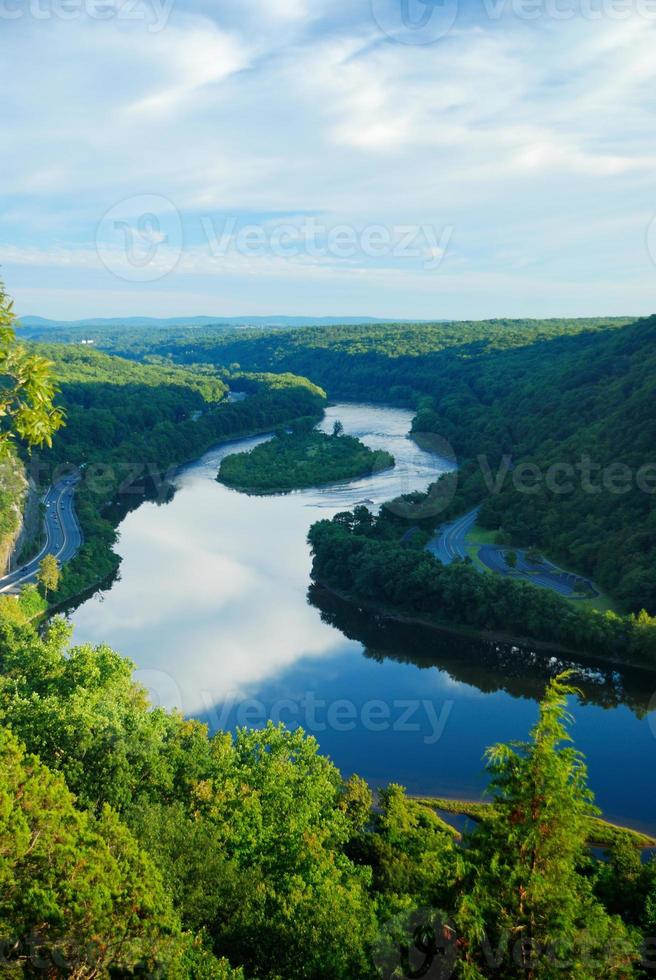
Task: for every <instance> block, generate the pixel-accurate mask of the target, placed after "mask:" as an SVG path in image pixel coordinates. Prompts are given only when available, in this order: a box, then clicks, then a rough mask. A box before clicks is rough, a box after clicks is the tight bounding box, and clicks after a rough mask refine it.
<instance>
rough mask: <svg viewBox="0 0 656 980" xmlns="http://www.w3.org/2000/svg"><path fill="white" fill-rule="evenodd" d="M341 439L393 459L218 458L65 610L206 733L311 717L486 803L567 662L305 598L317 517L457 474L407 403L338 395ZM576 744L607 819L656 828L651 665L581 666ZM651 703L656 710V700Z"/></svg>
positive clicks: (127, 538) (377, 757)
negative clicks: (498, 769)
mask: <svg viewBox="0 0 656 980" xmlns="http://www.w3.org/2000/svg"><path fill="white" fill-rule="evenodd" d="M336 419H340V420H341V421H342V422H343V424H344V428H345V431H346V432H347V433H350V434H353V435H357V436H359V437H360V438H361V439H362V440H363V441H364V442H366V443H367V444H368V445H369V446H371V447H372V448H376V449H378V448H383V449H388V450H389V451H390V452H391V453H392V454H393V455H394V457H395V459H396V467H395V468H394V470H390V471H387V472H384V473H380V474H377V475H376V476H373V477H371V478H368V479H364V480H359V481H356V482H353V483H350V484H346V485H339V486H331V487H322V488H320V489H315V490H308V491H302V492H297V493H292V494H287V495H282V496H272V497H255V496H247V495H245V494H241V493H238V492H236V491H233V490H229V489H227V488H226V487H224V486H222V485H220V484H219V483H217V482H216V480H215V477H216V473H217V469H218V466H219V462H220V460H221V459H222V458H223V456H225V455H226V454H227V453H229V452H235V451H237V450H241V449H244V448H250V447H252V446H253V445H255V444H256V443H257V442H258V441H260V439H247V440H243V441H241V442H239V443H233V444H231V445H230V446H222V447H220V448H217V449H215V450H213V451H211V452H209V453H207V454H206V455H205V456H204V457H203V458H202V459H201V460H199V461H198V462H197V463H195V464H193V465H191V466H189V467H187V468H185V469H184V470H183V471H181V472H180V474H179V476H178V478H177V490H176V493H175V495H174V497H173V499H172V500H171V501H170V502H169V503H167V504H162V505H157V504H154V503H150V502H145V503H143V504H142V505H141V506H139V507H138V508H137V509H136V510H134V511H133V512H132V513H130V514H129V515H128V516H127V517H126V518H125V519H124V520H123V522H122V524H121V526H120V542H119V546H118V551H119V553H120V554H121V556H122V558H123V563H122V566H121V573H120V577H119V578H118V579H117V580H116V581H115V582H114V583H113V585H112V586H111V588H109V589H108V590H106V591H104V592H101V593H98V594H96V595H95V596H94V597H93V598H91V599H89V600H87V601H86V602H84V603H83V604H82V605H81V606H79V607H78V609H77V610H76V611H75V612H74V613H73V614H72V615H71V619H72V621H73V623H74V626H75V640H76V642H91V643H100V642H106V643H108V644H110V645H111V646H113V647H114V648H115V649H117V650H119V651H120V652H121V653H123V654H125V655H127V656H128V657H130V658H131V659H132V660H133V661H134V663H135V664H136V665H137V671H136V678H137V680H139V681H140V682H141V683H142V684H143V685H144V686H145V687H147V688H148V689H149V691H150V694H151V697H152V699H153V701H154V702H155V703H158V704H162V705H165V706H167V707H173V706H176V707H179V708H180V709H182V711H183V712H184V713H185V714H187V715H193V716H195V717H199V718H202V719H204V720H205V721H207V722H208V723H209V725H210V727H212V728H213V729H216V728H230V729H232V728H234V727H235V726H237V725H255V726H259V725H261V724H262V723H263V722H264V719H265V718H268V717H273V718H274V719H280V720H282V721H284V722H285V723H286V724H289V725H292V726H295V725H298V724H301V725H302V726H303V727H304V728H305V730H306V731H308V732H310V733H312V734H314V735H315V736H316V738H317V739H318V741H319V743H320V745H321V748H322V750H323V751H324V752H326V753H327V754H329V755H330V756H331V757H332V759H333V760H334V762H335V763H336V764H337V765H338V766H339V767H340V769H341V770H342V772H343V773H344V774H349V773H351V772H358V773H360V775H362V776H364V777H365V778H366V779H368V780H369V781H370V782H371V783H372V784H374V785H380V784H382V783H385V782H388V781H395V782H399V783H402V784H403V785H405V786H406V787H407V788H408V790H409V792H412V793H430V794H441V795H445V796H458V797H467V798H479V797H480V796H481V795H482V794H483V792H484V789H485V784H486V777H485V772H484V763H483V753H484V751H485V748H486V746H488V745H490V744H492V743H494V742H497V741H506V740H508V739H521V738H523V737H524V736H525V735H526V734H527V732H528V731H529V729H530V727H531V726H532V724H533V722H534V721H535V718H536V698H537V697H538V696H539V695H540V693H541V691H542V690H543V689H544V683H545V679H546V677H547V676H549V674H553V673H555V672H557V670H558V669H559V668H560V667H561V663H560V662H559V661H556V660H555V658H553V657H549V656H547V655H538V654H536V653H535V652H533V651H530V650H519V649H517V648H516V647H512V646H501V645H498V644H492V643H488V642H482V641H473V640H468V639H462V638H459V637H454V636H450V635H448V634H440V633H437V632H434V631H429V630H425V629H421V628H414V627H408V626H401V625H394V624H386V623H384V622H381V621H377V620H376V619H375V618H374V617H372V616H370V615H368V614H365V613H363V612H361V611H359V610H357V609H352V608H349V607H348V606H346V605H345V604H344V603H342V602H340V601H337V600H335V599H331V598H330V597H329V596H326V595H325V594H324V595H322V594H321V593H316V592H311V593H310V594H308V587H309V584H310V580H309V571H310V554H309V548H308V545H307V543H306V535H307V531H308V528H309V526H310V524H312V523H313V522H314V521H316V520H319V519H321V518H328V517H331V516H332V515H333V514H335V513H337V512H338V511H340V510H344V509H347V508H350V507H352V506H353V505H354V504H357V503H359V502H365V501H366V502H367V503H368V505H369V506H371V507H377V506H379V505H380V504H381V503H383V502H384V501H385V500H389V499H390V498H392V497H395V496H397V495H398V494H399V493H405V492H408V491H410V490H414V489H424V488H425V487H426V486H427V485H428V484H429V483H430V482H431V481H432V480H434V479H435V477H436V475H437V474H439V473H440V472H443V471H444V470H445V469H447V468H449V464H448V463H446V462H445V461H444V460H442V459H441V458H440V457H438V456H436V455H433V454H431V453H429V452H426V451H423V450H422V449H420V448H419V447H418V446H417V445H416V444H415V443H414V442H412V441H411V440H410V439H409V438H408V435H407V433H408V430H409V427H410V421H411V413H410V412H407V411H403V410H400V409H394V408H383V407H379V406H372V405H364V404H362V405H353V404H349V405H337V406H334V407H332V408H330V409H329V410H328V412H327V413H326V419H325V421H324V423H323V426H322V427H323V428H325V429H326V430H330V429H331V428H332V425H333V422H334V421H335V420H336ZM576 666H577V670H578V675H577V684H578V685H579V687H581V689H582V691H583V696H582V698H581V699H580V700H579V699H577V700H575V701H573V703H572V706H571V707H572V712H573V715H574V719H575V724H574V735H575V739H576V744H577V745H578V747H579V748H580V749H582V750H583V751H584V752H585V753H586V755H587V758H588V764H589V773H590V782H591V784H592V787H593V789H594V791H595V793H596V796H597V801H598V804H599V805H600V806H601V808H602V809H603V811H604V814H605V815H606V816H607V817H608V818H609V819H614V820H618V821H623V822H626V823H629V824H631V825H633V826H636V827H642V828H644V829H647V830H651V831H652V832H656V782H655V781H654V779H653V775H652V776H650V775H649V773H650V772H651V773H652V774H653V772H654V771H655V770H656V713H655V712H654V711H653V708H654V707H655V706H656V699H654V688H655V687H656V676H649V675H644V674H640V673H636V672H631V671H615V670H610V669H608V668H604V667H600V666H598V665H595V664H594V661H591V662H589V663H587V664H583V663H581V664H577V665H576ZM650 709H652V710H650Z"/></svg>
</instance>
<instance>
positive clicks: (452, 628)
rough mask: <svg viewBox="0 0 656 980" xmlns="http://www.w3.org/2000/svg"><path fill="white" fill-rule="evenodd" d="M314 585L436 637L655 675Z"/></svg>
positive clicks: (652, 670) (655, 669) (644, 667)
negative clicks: (460, 638)
mask: <svg viewBox="0 0 656 980" xmlns="http://www.w3.org/2000/svg"><path fill="white" fill-rule="evenodd" d="M312 582H313V583H314V585H315V586H316V587H317V588H320V589H323V591H324V592H326V593H327V594H329V595H332V596H335V597H336V598H337V599H341V600H342V601H343V602H346V603H348V604H349V605H351V606H357V607H358V608H360V609H365V610H367V611H368V612H371V613H373V614H375V615H376V616H379V617H381V618H382V619H384V620H386V621H387V622H391V623H399V624H400V625H402V626H422V627H424V628H427V629H430V630H433V631H434V632H436V633H445V634H447V635H451V636H463V637H468V638H469V639H475V640H484V641H486V642H488V643H504V644H508V645H511V646H517V647H531V648H532V649H534V650H536V651H538V652H539V653H557V654H561V655H564V656H566V657H568V658H572V659H576V660H579V661H583V662H584V663H585V664H586V666H590V667H594V666H599V665H600V664H604V665H611V666H614V667H628V668H631V669H632V670H638V671H642V672H643V673H645V674H648V675H650V676H653V675H654V674H656V664H654V665H653V666H651V665H649V664H644V663H639V662H636V661H634V660H627V659H622V660H620V659H618V658H617V657H608V656H604V654H594V653H583V652H582V651H580V650H575V649H573V648H572V647H566V646H563V645H562V644H559V643H553V642H550V641H548V640H537V639H534V638H533V637H530V636H518V635H517V634H514V633H504V632H502V631H499V630H482V629H476V628H475V627H472V626H465V625H463V624H460V623H451V622H446V621H439V620H436V619H433V618H431V617H430V616H422V615H421V614H420V613H416V614H410V613H403V612H400V611H399V610H396V609H394V608H393V607H391V606H385V605H383V604H382V603H377V602H374V601H373V600H371V599H361V598H359V597H358V596H353V595H350V594H349V593H348V592H343V591H341V590H340V589H336V588H334V587H333V586H331V585H327V584H326V583H325V582H323V581H321V580H319V579H316V578H314V577H313V578H312Z"/></svg>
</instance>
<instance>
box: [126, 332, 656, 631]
mask: <svg viewBox="0 0 656 980" xmlns="http://www.w3.org/2000/svg"><path fill="white" fill-rule="evenodd" d="M147 350H148V351H150V352H151V353H152V352H156V353H157V354H158V355H168V356H169V357H172V358H173V359H174V360H176V361H181V362H185V361H191V360H198V359H202V360H204V361H208V362H211V363H214V364H229V363H239V364H241V365H242V367H245V368H248V369H258V370H259V369H267V370H271V369H275V370H283V369H284V370H295V371H299V372H301V373H304V374H306V375H307V376H308V377H311V378H312V379H313V380H314V381H316V382H317V383H319V384H321V385H323V386H324V387H325V388H326V389H327V391H328V393H329V395H331V396H335V397H344V398H354V399H358V398H370V399H377V400H382V401H388V402H389V401H391V402H397V403H399V404H407V405H410V406H413V407H415V408H417V410H418V414H417V418H416V420H415V424H414V428H415V431H417V432H431V433H432V432H436V433H439V434H440V435H441V436H443V437H444V438H446V439H447V440H449V441H450V443H451V444H452V446H453V448H454V450H455V452H456V455H457V457H458V459H459V462H460V464H461V467H462V470H463V479H462V482H463V484H464V489H465V492H464V493H462V495H461V497H459V498H458V501H459V503H458V506H460V507H461V509H464V508H465V507H467V506H469V505H470V504H474V503H481V502H483V501H485V506H484V507H483V510H482V514H481V520H482V522H483V523H484V524H485V526H487V527H489V528H491V529H497V528H502V529H503V531H504V532H506V534H507V535H509V536H510V537H511V539H512V540H513V541H514V542H515V543H516V544H518V545H526V546H530V545H536V546H538V547H539V548H541V549H542V551H544V552H546V553H547V554H549V555H550V556H552V557H554V558H555V559H556V560H558V561H559V562H561V563H562V564H564V565H566V566H567V567H569V568H571V569H572V570H575V571H579V572H581V573H584V574H586V575H588V576H590V577H592V578H593V579H594V580H595V581H597V582H598V584H599V585H601V586H602V588H604V589H606V590H608V591H609V592H610V593H611V594H612V596H613V597H615V598H616V599H617V600H619V601H620V602H621V603H623V604H624V605H625V606H626V608H628V609H632V610H634V611H639V610H640V609H641V608H643V607H645V608H647V609H648V610H649V611H650V612H651V613H654V612H656V505H655V503H654V502H655V500H656V493H655V488H656V469H655V467H656V413H654V396H655V386H656V382H655V381H654V378H656V318H651V319H646V320H642V321H639V322H637V323H630V322H628V321H627V320H621V319H610V320H608V319H607V320H603V319H599V320H573V321H565V320H546V321H512V320H509V321H504V320H499V321H486V322H479V323H447V324H416V325H412V324H390V325H383V326H365V327H359V328H354V327H334V328H325V329H321V330H317V329H308V330H298V331H290V332H287V333H277V334H268V335H262V336H259V337H256V336H249V337H248V338H244V337H236V336H235V335H232V337H230V336H226V337H224V338H222V339H221V340H220V341H217V340H216V339H209V338H206V339H205V340H203V341H201V343H200V345H198V344H196V343H194V344H193V346H192V345H190V344H188V343H187V342H185V341H184V339H181V338H179V339H177V340H175V339H173V340H171V339H168V340H165V341H162V342H158V341H157V340H156V339H155V338H150V339H149V341H148V344H147V345H146V344H145V341H144V339H143V337H142V340H141V342H139V341H138V340H137V339H136V338H135V340H134V342H133V344H132V354H133V355H143V354H144V353H146V351H147ZM504 455H507V456H508V458H509V463H510V465H511V466H512V467H514V468H515V469H517V468H518V467H520V465H521V464H522V463H532V464H535V466H536V467H537V472H538V474H539V475H538V477H537V487H534V486H529V489H528V491H527V489H526V486H527V482H526V481H523V485H522V487H521V488H520V489H518V488H517V486H516V485H515V484H516V483H517V482H518V481H516V480H514V479H513V476H512V474H510V475H509V473H508V472H507V471H506V474H505V476H506V479H505V482H503V483H502V485H501V486H500V487H497V488H496V490H498V492H494V493H493V494H491V492H490V488H489V485H488V484H489V483H490V479H488V480H487V483H486V479H485V476H486V474H488V476H489V474H491V476H492V479H494V477H495V475H496V473H497V468H498V466H499V464H500V461H501V460H502V458H503V457H504ZM479 456H484V457H485V459H484V460H483V461H482V463H481V461H480V460H478V457H479ZM472 460H474V461H475V465H473V466H472V465H470V461H472ZM586 460H587V462H586ZM562 466H565V469H561V468H560V467H562ZM570 466H572V467H574V474H573V477H572V478H571V479H570V478H568V476H567V474H568V473H569V469H568V467H570ZM588 467H589V468H588ZM521 472H523V471H522V470H520V473H521ZM549 474H551V478H550V479H549V480H547V477H548V476H549ZM534 482H535V481H534Z"/></svg>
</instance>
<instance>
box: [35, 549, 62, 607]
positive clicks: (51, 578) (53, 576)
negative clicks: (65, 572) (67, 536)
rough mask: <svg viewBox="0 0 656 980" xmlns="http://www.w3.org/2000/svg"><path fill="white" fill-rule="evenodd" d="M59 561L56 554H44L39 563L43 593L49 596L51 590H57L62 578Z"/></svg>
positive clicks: (39, 577)
mask: <svg viewBox="0 0 656 980" xmlns="http://www.w3.org/2000/svg"><path fill="white" fill-rule="evenodd" d="M60 574H61V573H60V569H59V562H58V561H57V559H56V558H55V556H54V555H51V554H48V555H44V557H43V558H42V559H41V562H40V563H39V572H38V576H37V578H38V581H39V584H40V585H41V586H43V594H44V596H45V598H46V599H47V598H48V593H49V592H56V591H57V587H58V585H59V578H60Z"/></svg>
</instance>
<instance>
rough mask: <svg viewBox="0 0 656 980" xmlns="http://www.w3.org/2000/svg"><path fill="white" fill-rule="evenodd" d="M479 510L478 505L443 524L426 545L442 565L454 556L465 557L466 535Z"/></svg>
mask: <svg viewBox="0 0 656 980" xmlns="http://www.w3.org/2000/svg"><path fill="white" fill-rule="evenodd" d="M479 510H480V507H475V508H474V509H473V510H470V511H469V513H468V514H465V515H464V517H459V518H458V520H457V521H454V522H453V523H452V524H444V525H443V526H442V527H441V528H440V529H439V530H438V532H437V534H436V535H435V537H434V538H432V539H431V540H430V541H429V542H428V544H427V545H426V547H427V548H428V550H429V551H430V552H431V554H433V555H435V557H436V558H439V560H440V561H441V562H442V564H443V565H450V564H451V562H452V561H454V560H455V559H456V558H466V557H467V535H468V534H469V532H470V531H471V529H472V528H473V526H474V524H475V523H476V519H477V517H478V512H479Z"/></svg>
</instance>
